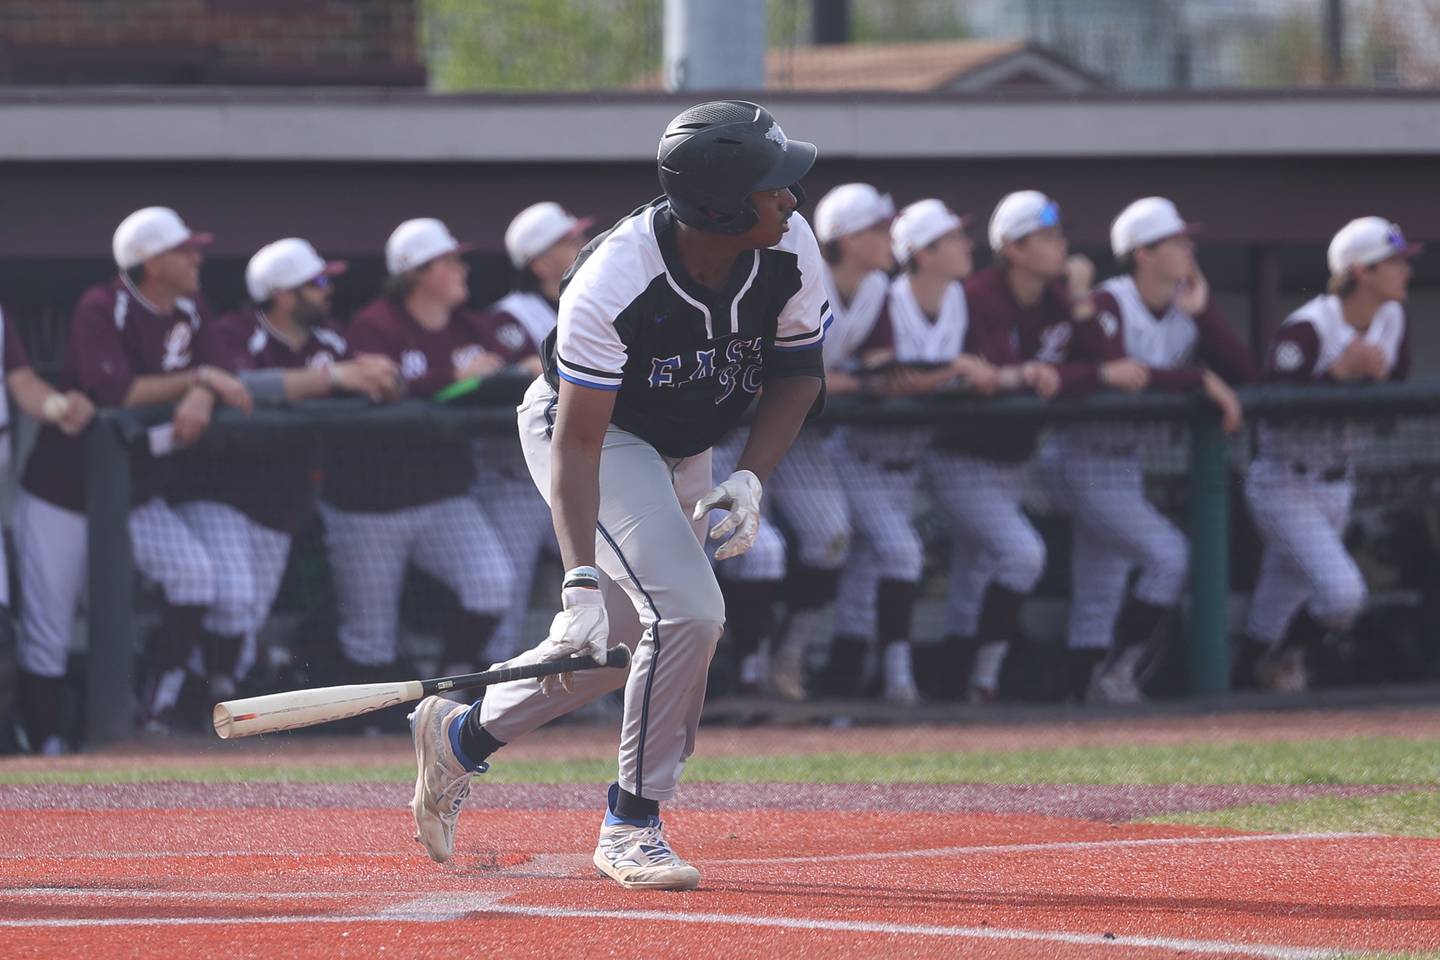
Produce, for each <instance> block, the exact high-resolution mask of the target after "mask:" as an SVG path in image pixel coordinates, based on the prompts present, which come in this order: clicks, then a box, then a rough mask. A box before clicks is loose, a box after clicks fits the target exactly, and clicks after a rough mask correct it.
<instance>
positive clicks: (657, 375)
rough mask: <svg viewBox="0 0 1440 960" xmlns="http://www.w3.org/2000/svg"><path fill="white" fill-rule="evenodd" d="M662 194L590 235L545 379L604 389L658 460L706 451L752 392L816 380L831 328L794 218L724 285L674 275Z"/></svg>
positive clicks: (818, 272)
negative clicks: (775, 383) (772, 384)
mask: <svg viewBox="0 0 1440 960" xmlns="http://www.w3.org/2000/svg"><path fill="white" fill-rule="evenodd" d="M675 231H676V223H675V219H674V215H673V214H672V212H671V210H670V207H669V204H668V202H667V201H665V199H664V198H661V199H659V200H656V201H654V202H652V203H650V204H647V205H646V206H644V207H641V208H640V209H639V210H636V211H635V212H634V213H632V214H630V215H629V216H627V217H625V218H624V219H623V220H621V221H620V222H619V223H617V224H616V225H615V226H614V227H612V228H611V229H610V230H608V231H607V232H605V233H603V234H601V235H600V236H598V237H596V238H595V239H594V240H591V241H590V243H589V244H587V245H586V247H585V249H584V250H582V251H581V252H580V255H579V257H577V258H576V260H575V263H574V264H573V265H572V266H571V268H570V272H569V273H568V274H567V276H566V281H565V285H564V288H563V290H562V292H561V295H560V318H559V323H558V325H557V326H556V328H555V330H554V332H552V333H551V334H550V335H549V336H548V337H547V338H546V340H545V348H544V351H543V356H544V362H545V376H546V379H547V380H548V381H549V382H550V385H551V386H552V387H556V388H558V386H559V382H560V380H561V379H564V380H568V381H570V382H571V383H575V384H579V385H581V386H585V387H592V388H594V389H598V390H615V391H618V392H619V396H618V397H616V400H615V413H614V415H613V417H612V422H613V423H614V424H615V425H616V426H617V427H620V428H621V429H622V430H627V431H629V432H630V433H633V434H635V435H636V436H638V437H640V438H641V439H643V440H646V441H647V442H649V443H650V444H651V445H652V446H654V447H655V449H656V450H658V451H659V452H660V453H661V454H663V455H665V456H667V457H690V456H694V455H696V454H698V453H702V452H703V451H705V450H708V449H709V448H710V447H711V446H713V445H714V443H715V442H716V441H717V440H719V439H720V437H721V436H723V435H724V434H725V432H726V431H728V430H729V429H730V428H732V427H733V426H735V424H736V423H738V422H739V420H740V418H741V417H742V416H743V415H744V414H745V411H746V410H747V409H748V408H749V406H750V403H751V402H752V401H753V400H754V399H755V394H756V393H758V392H759V390H760V387H761V385H762V384H763V383H764V382H765V381H767V380H773V379H777V378H780V377H793V376H807V377H816V378H820V379H823V378H824V376H825V368H824V364H823V363H822V362H821V351H820V347H821V345H822V342H823V340H824V336H825V328H826V327H827V326H828V325H829V323H830V305H829V303H828V302H827V300H826V296H825V285H824V282H823V280H822V273H823V269H822V267H823V262H822V260H821V258H820V248H819V245H818V244H817V243H816V242H815V235H814V234H813V233H812V232H811V231H810V225H809V224H808V223H806V222H805V220H804V218H802V217H800V216H799V215H798V214H797V215H794V216H792V217H791V218H790V229H789V231H788V232H787V233H786V234H785V236H784V237H783V238H782V239H781V241H780V242H779V243H778V244H776V245H775V246H773V247H770V248H769V249H766V250H754V251H750V252H749V253H746V254H742V255H741V256H740V257H739V258H738V259H737V260H736V262H735V266H734V268H733V269H732V270H731V274H730V278H729V280H728V281H727V282H726V284H725V289H723V290H710V289H707V288H705V287H703V286H701V285H700V284H698V283H696V282H695V281H694V280H693V279H691V278H690V276H689V275H688V274H687V273H686V272H685V269H684V266H683V265H682V264H681V261H680V254H679V251H678V249H677V248H676V245H675Z"/></svg>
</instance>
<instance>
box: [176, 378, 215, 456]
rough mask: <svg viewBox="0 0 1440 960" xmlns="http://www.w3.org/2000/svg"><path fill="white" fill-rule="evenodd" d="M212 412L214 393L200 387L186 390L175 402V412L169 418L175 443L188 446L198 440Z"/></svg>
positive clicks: (207, 424)
mask: <svg viewBox="0 0 1440 960" xmlns="http://www.w3.org/2000/svg"><path fill="white" fill-rule="evenodd" d="M214 412H215V394H213V393H211V392H210V391H209V390H206V389H204V388H201V387H191V388H190V389H189V390H186V391H185V394H184V396H182V397H181V398H180V402H179V403H177V404H175V413H174V414H173V415H172V416H171V418H170V426H171V428H172V429H173V430H174V435H175V443H176V444H177V445H179V446H182V447H188V446H189V445H190V444H192V443H194V442H195V441H196V440H199V439H200V435H201V434H202V433H204V432H205V428H206V427H208V426H210V417H211V416H212V415H213V414H214Z"/></svg>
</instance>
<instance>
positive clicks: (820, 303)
mask: <svg viewBox="0 0 1440 960" xmlns="http://www.w3.org/2000/svg"><path fill="white" fill-rule="evenodd" d="M776 248H777V249H779V250H786V251H789V252H792V253H794V254H795V259H796V264H797V266H798V268H799V271H800V289H799V290H798V291H796V292H795V294H794V295H792V296H791V297H790V300H789V302H788V303H786V304H785V308H784V309H783V310H781V311H780V316H779V318H778V320H777V322H776V325H775V349H776V350H809V349H811V348H812V347H818V346H820V345H821V344H822V343H823V342H824V340H825V330H826V328H827V327H829V326H830V322H831V315H830V300H829V297H828V296H827V294H826V292H825V279H824V277H825V261H824V259H823V258H822V257H821V256H820V244H818V243H817V242H816V241H815V234H814V233H813V232H812V231H811V229H810V224H809V223H807V222H806V221H805V218H804V217H802V216H800V215H799V214H798V213H797V214H795V215H794V216H792V217H791V218H790V230H789V232H788V233H786V234H785V237H784V238H783V239H782V240H781V241H780V243H778V244H776Z"/></svg>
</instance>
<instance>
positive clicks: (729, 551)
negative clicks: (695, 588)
mask: <svg viewBox="0 0 1440 960" xmlns="http://www.w3.org/2000/svg"><path fill="white" fill-rule="evenodd" d="M761 493H762V491H761V489H760V478H759V477H757V476H755V474H753V473H751V472H750V471H749V470H736V471H735V472H734V473H732V474H730V479H728V480H726V481H725V482H724V483H722V484H720V486H718V487H716V488H715V489H714V490H711V491H710V492H709V493H707V494H705V496H703V497H701V498H700V499H699V500H698V501H697V502H696V504H695V513H694V514H693V518H694V519H695V520H703V519H704V518H705V514H707V513H709V512H710V511H711V510H728V511H729V514H728V515H727V516H726V517H725V519H724V520H721V521H720V522H719V523H717V524H715V527H714V529H712V530H711V531H710V539H711V540H723V539H725V537H726V536H727V535H728V534H730V533H731V532H732V531H733V533H734V535H733V536H731V537H730V539H728V540H725V542H724V543H723V544H721V546H720V549H719V550H716V551H715V559H716V560H729V559H730V558H731V557H738V556H740V554H742V553H744V552H745V551H746V550H749V549H750V548H751V547H753V546H754V545H755V535H756V534H757V533H759V532H760V495H761Z"/></svg>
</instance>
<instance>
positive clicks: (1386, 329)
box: [1235, 217, 1420, 692]
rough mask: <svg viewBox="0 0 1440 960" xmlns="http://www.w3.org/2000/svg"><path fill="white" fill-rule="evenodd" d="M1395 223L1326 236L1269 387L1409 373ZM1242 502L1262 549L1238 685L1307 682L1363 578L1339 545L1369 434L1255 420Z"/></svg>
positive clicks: (1356, 602)
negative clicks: (1308, 669)
mask: <svg viewBox="0 0 1440 960" xmlns="http://www.w3.org/2000/svg"><path fill="white" fill-rule="evenodd" d="M1419 250H1420V247H1419V245H1418V244H1412V243H1407V242H1406V240H1405V235H1404V234H1403V233H1402V232H1401V231H1400V227H1399V226H1397V225H1396V224H1394V223H1391V222H1389V221H1387V220H1385V219H1384V218H1383V217H1361V218H1359V219H1358V220H1352V221H1350V222H1349V223H1347V224H1346V225H1345V226H1344V227H1342V228H1341V229H1340V231H1339V232H1338V233H1336V234H1335V237H1334V239H1332V240H1331V241H1330V249H1329V251H1328V255H1327V258H1326V259H1327V261H1328V265H1329V267H1330V289H1329V292H1328V293H1325V294H1322V295H1320V296H1318V297H1315V298H1314V299H1313V300H1311V301H1310V302H1308V303H1306V304H1305V305H1304V306H1302V307H1300V308H1299V309H1298V310H1296V311H1295V312H1294V313H1292V314H1290V316H1289V317H1287V318H1286V320H1285V322H1284V324H1282V325H1281V327H1280V330H1279V332H1278V333H1277V334H1276V335H1275V342H1274V344H1272V346H1271V348H1270V353H1269V356H1268V357H1267V358H1266V363H1265V379H1266V380H1267V381H1269V382H1272V383H1292V384H1310V383H1335V382H1340V383H1355V382H1361V383H1368V382H1379V381H1382V380H1403V379H1404V378H1405V377H1406V375H1407V374H1408V373H1409V368H1410V352H1409V328H1408V324H1407V322H1406V318H1405V301H1406V297H1407V288H1408V285H1409V281H1410V274H1411V267H1410V258H1411V257H1412V256H1414V255H1415V254H1416V253H1418V252H1419ZM1258 439H1259V448H1258V452H1257V455H1256V458H1255V461H1254V462H1253V463H1252V464H1251V465H1250V474H1249V476H1248V478H1247V479H1246V484H1245V498H1246V500H1247V501H1248V502H1249V504H1250V513H1251V516H1253V517H1254V519H1255V525H1256V527H1257V528H1258V529H1259V531H1260V538H1261V540H1262V541H1263V542H1264V544H1265V553H1264V557H1263V559H1262V561H1261V566H1260V578H1259V581H1258V582H1257V583H1256V585H1255V595H1254V597H1253V598H1252V599H1251V601H1250V617H1249V621H1248V623H1247V624H1246V631H1245V632H1246V637H1247V639H1246V641H1245V643H1244V645H1243V647H1242V649H1241V651H1240V654H1239V656H1238V657H1237V658H1236V664H1235V680H1236V683H1237V684H1238V685H1242V686H1248V685H1250V684H1252V683H1258V684H1259V685H1261V686H1263V687H1266V688H1268V689H1272V690H1278V691H1284V692H1301V691H1304V690H1305V689H1306V684H1307V680H1306V673H1305V653H1306V650H1308V649H1313V648H1314V647H1316V646H1317V645H1318V644H1319V643H1320V642H1321V641H1322V640H1323V639H1324V637H1325V635H1326V634H1327V633H1329V632H1330V631H1334V630H1343V629H1345V628H1346V627H1348V626H1349V625H1350V624H1351V623H1353V622H1354V620H1355V618H1356V617H1357V616H1358V615H1359V614H1360V611H1361V610H1362V609H1363V607H1364V605H1365V594H1366V590H1365V581H1364V579H1363V578H1362V576H1361V574H1360V570H1359V568H1358V567H1357V566H1356V565H1355V561H1354V560H1353V559H1351V557H1350V555H1349V553H1348V552H1347V551H1346V549H1345V542H1344V539H1343V537H1344V533H1345V526H1346V524H1347V523H1348V522H1349V516H1350V503H1351V499H1352V498H1353V497H1354V493H1355V482H1354V477H1355V461H1356V459H1357V458H1358V457H1359V456H1361V455H1362V454H1363V453H1364V450H1365V447H1366V445H1367V442H1368V440H1369V435H1368V431H1367V430H1366V429H1365V427H1363V426H1362V425H1360V424H1357V423H1353V422H1349V423H1345V422H1341V423H1334V422H1332V423H1317V422H1314V421H1308V422H1297V423H1293V424H1291V423H1286V424H1271V423H1262V424H1261V425H1260V430H1259V438H1258Z"/></svg>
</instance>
